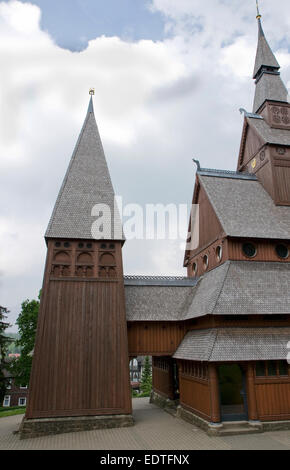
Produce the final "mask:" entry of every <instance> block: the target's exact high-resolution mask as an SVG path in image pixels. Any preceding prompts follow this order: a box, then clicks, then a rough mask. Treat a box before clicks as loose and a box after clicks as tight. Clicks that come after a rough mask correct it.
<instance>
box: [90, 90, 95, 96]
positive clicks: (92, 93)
mask: <svg viewBox="0 0 290 470" xmlns="http://www.w3.org/2000/svg"><path fill="white" fill-rule="evenodd" d="M89 94H90V95H91V96H93V95H94V94H95V89H94V88H90V91H89Z"/></svg>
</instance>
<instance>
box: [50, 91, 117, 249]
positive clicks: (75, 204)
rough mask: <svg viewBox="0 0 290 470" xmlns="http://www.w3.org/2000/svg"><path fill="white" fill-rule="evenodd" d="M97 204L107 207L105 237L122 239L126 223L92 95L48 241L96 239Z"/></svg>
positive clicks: (53, 217) (57, 202)
mask: <svg viewBox="0 0 290 470" xmlns="http://www.w3.org/2000/svg"><path fill="white" fill-rule="evenodd" d="M96 204H102V205H106V206H107V213H106V215H105V216H104V223H107V222H108V226H107V227H106V228H107V230H106V232H104V233H105V235H104V237H103V238H105V239H107V240H122V239H123V232H122V224H121V219H120V216H119V212H118V208H117V206H116V203H115V194H114V189H113V185H112V182H111V177H110V174H109V170H108V166H107V162H106V157H105V154H104V150H103V146H102V142H101V138H100V134H99V131H98V126H97V123H96V119H95V114H94V106H93V99H92V96H91V97H90V102H89V106H88V111H87V115H86V118H85V121H84V124H83V127H82V130H81V133H80V136H79V138H78V141H77V144H76V147H75V150H74V152H73V155H72V157H71V161H70V164H69V167H68V169H67V172H66V175H65V177H64V180H63V183H62V186H61V189H60V191H59V195H58V198H57V201H56V203H55V207H54V210H53V213H52V216H51V219H50V222H49V225H48V228H47V231H46V234H45V236H46V238H47V239H48V238H83V239H91V238H95V237H93V235H92V226H93V223H94V221H95V219H96V217H94V216H92V209H93V207H94V206H95V205H96Z"/></svg>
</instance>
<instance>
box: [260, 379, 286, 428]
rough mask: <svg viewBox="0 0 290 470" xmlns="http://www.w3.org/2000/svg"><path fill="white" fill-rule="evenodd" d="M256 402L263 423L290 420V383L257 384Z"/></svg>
mask: <svg viewBox="0 0 290 470" xmlns="http://www.w3.org/2000/svg"><path fill="white" fill-rule="evenodd" d="M255 393H256V402H257V409H258V415H259V419H260V420H261V421H276V420H286V419H290V381H288V382H286V381H280V382H276V383H275V382H272V383H265V382H264V383H259V381H256V384H255Z"/></svg>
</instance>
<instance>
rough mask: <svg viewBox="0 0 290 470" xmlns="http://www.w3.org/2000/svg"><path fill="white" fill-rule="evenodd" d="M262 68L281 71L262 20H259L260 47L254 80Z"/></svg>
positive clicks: (258, 47)
mask: <svg viewBox="0 0 290 470" xmlns="http://www.w3.org/2000/svg"><path fill="white" fill-rule="evenodd" d="M262 66H268V67H271V68H274V69H279V68H280V65H279V64H278V62H277V60H276V57H275V56H274V54H273V52H272V50H271V48H270V46H269V44H268V42H267V39H266V37H265V34H264V31H263V28H262V24H261V20H260V19H259V20H258V46H257V53H256V60H255V67H254V74H253V78H256V75H257V73H258V72H259V70H260V68H261V67H262Z"/></svg>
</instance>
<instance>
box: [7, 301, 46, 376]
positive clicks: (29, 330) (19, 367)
mask: <svg viewBox="0 0 290 470" xmlns="http://www.w3.org/2000/svg"><path fill="white" fill-rule="evenodd" d="M39 297H40V296H39ZM39 297H38V298H39ZM38 311H39V300H25V301H24V302H23V303H22V305H21V313H20V314H19V316H18V318H17V321H16V324H17V325H18V331H19V339H18V340H17V341H16V343H15V344H16V346H17V347H20V349H21V356H20V357H19V358H17V359H14V360H13V361H12V363H11V366H10V368H9V369H10V372H11V374H12V375H13V376H14V377H15V383H16V384H17V385H28V384H29V378H30V371H31V365H32V352H33V349H34V343H35V335H36V327H37V317H38Z"/></svg>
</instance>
